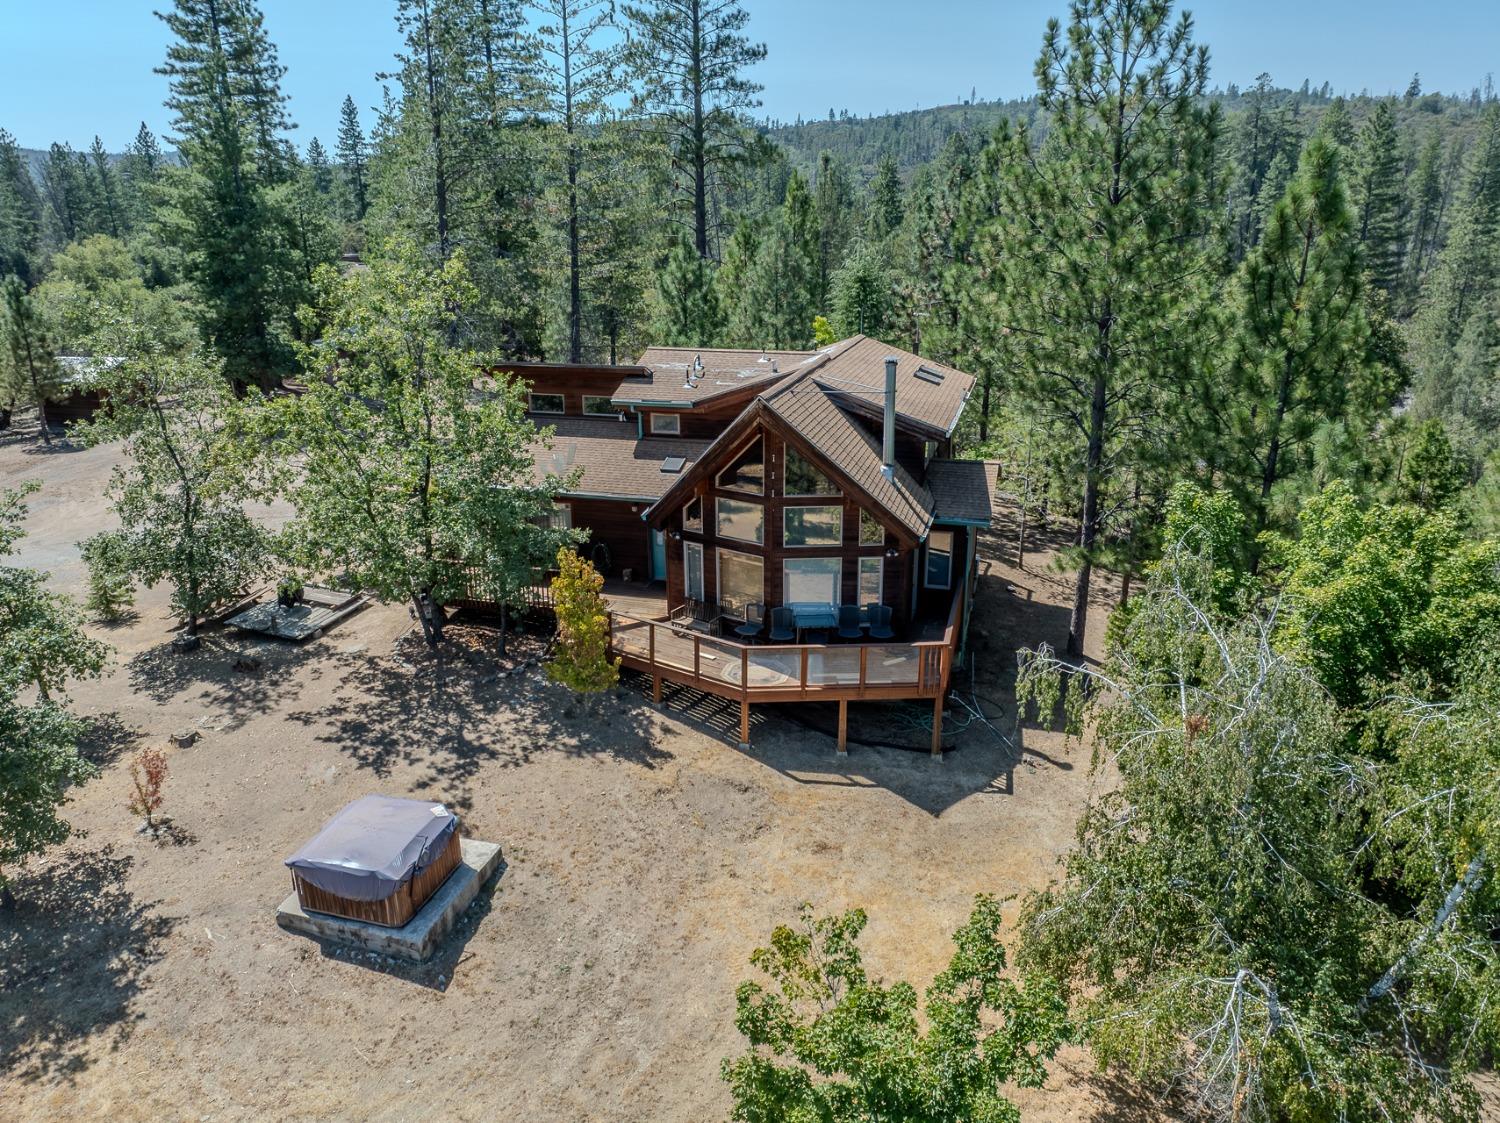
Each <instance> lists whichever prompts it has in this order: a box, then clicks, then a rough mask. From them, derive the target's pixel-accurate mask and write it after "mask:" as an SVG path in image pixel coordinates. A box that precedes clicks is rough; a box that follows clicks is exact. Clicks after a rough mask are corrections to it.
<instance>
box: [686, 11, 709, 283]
mask: <svg viewBox="0 0 1500 1123" xmlns="http://www.w3.org/2000/svg"><path fill="white" fill-rule="evenodd" d="M692 9H693V32H692V60H693V61H692V64H691V70H690V73H691V74H692V82H693V238H694V244H695V246H696V248H697V250H698V256H699V257H700V258H703V259H706V258H707V257H708V140H707V137H706V135H705V129H704V124H703V26H702V22H701V20H700V18H699V10H698V9H699V5H698V3H697V0H693V3H692Z"/></svg>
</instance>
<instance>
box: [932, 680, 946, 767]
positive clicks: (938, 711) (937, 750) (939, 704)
mask: <svg viewBox="0 0 1500 1123" xmlns="http://www.w3.org/2000/svg"><path fill="white" fill-rule="evenodd" d="M932 755H933V758H934V759H936V760H942V759H943V696H942V695H941V694H939V695H938V696H937V697H936V698H934V699H933V700H932Z"/></svg>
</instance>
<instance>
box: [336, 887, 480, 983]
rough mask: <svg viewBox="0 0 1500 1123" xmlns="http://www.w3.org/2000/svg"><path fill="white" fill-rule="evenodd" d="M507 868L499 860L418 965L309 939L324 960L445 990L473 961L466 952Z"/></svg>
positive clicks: (343, 945) (345, 945)
mask: <svg viewBox="0 0 1500 1123" xmlns="http://www.w3.org/2000/svg"><path fill="white" fill-rule="evenodd" d="M507 868H508V867H507V865H506V862H505V859H503V858H502V859H501V860H500V863H499V864H498V865H497V866H496V867H495V872H494V873H493V874H492V875H490V879H489V881H487V882H485V884H484V885H483V886H481V887H480V889H479V895H478V896H476V897H475V898H474V900H473V901H471V902H470V903H469V907H468V908H466V909H464V911H463V912H461V913H459V915H458V918H457V919H456V920H455V921H454V923H453V930H452V931H451V932H449V933H448V935H447V936H446V937H445V938H444V939H443V942H442V943H441V944H439V945H438V948H437V950H436V951H434V952H433V953H432V958H430V959H427V960H424V961H422V962H421V963H414V962H411V961H410V960H404V959H396V958H394V957H392V956H388V955H380V954H378V953H376V952H370V951H366V950H365V949H363V948H357V947H351V946H350V945H348V944H341V943H338V942H336V941H333V940H323V939H318V938H317V937H311V939H312V940H313V942H314V943H315V944H317V945H318V946H319V948H320V949H321V951H322V953H323V957H324V958H325V959H337V960H339V961H341V962H344V963H351V964H353V965H354V966H356V967H363V968H364V969H365V970H367V971H375V972H377V973H378V974H381V975H389V976H391V977H392V978H394V979H400V980H401V981H402V982H406V983H414V984H416V985H417V986H420V987H426V988H427V989H428V990H436V991H446V990H447V989H448V988H449V987H451V986H452V985H453V984H454V982H455V980H456V979H457V976H458V972H459V970H460V968H462V966H463V965H464V963H465V962H467V961H468V960H469V959H470V958H472V956H471V954H470V953H469V952H467V951H466V950H465V949H466V948H467V947H468V944H469V941H470V940H471V939H472V938H473V937H474V934H475V932H477V931H478V929H479V925H480V922H481V921H483V920H484V918H485V917H486V916H488V915H489V914H490V911H491V910H492V909H493V908H494V905H495V902H494V896H495V892H496V891H497V890H498V889H499V887H500V879H501V878H503V877H504V876H505V871H506V869H507Z"/></svg>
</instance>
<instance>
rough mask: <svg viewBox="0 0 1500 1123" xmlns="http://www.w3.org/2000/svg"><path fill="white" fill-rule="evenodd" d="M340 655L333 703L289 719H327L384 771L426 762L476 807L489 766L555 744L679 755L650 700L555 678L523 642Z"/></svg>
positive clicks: (641, 755) (576, 751) (313, 722)
mask: <svg viewBox="0 0 1500 1123" xmlns="http://www.w3.org/2000/svg"><path fill="white" fill-rule="evenodd" d="M339 664H340V667H341V668H342V677H341V678H340V680H339V682H338V684H337V686H336V687H335V689H334V692H333V699H332V700H331V701H330V702H329V704H328V705H326V706H324V707H322V708H320V709H317V710H304V711H300V712H293V713H289V714H287V716H286V720H288V721H296V722H301V723H302V724H304V725H307V726H310V727H318V726H321V727H325V728H326V729H327V732H325V733H323V734H322V735H321V736H320V737H319V738H318V739H319V740H321V741H323V742H325V743H328V744H332V745H335V746H337V747H338V749H339V750H340V751H341V752H343V753H345V754H346V755H348V756H349V757H351V758H352V759H353V760H354V762H355V763H356V764H357V765H358V766H359V767H361V768H365V769H369V770H370V771H371V772H373V773H374V774H375V775H376V776H378V777H381V778H384V777H387V776H390V775H391V774H392V773H393V772H394V771H395V770H396V769H397V768H398V767H401V766H417V767H419V768H422V769H424V770H425V771H424V774H423V775H422V776H421V778H420V779H419V780H418V781H417V782H416V784H415V785H414V790H432V791H434V792H436V793H441V796H442V798H443V799H444V800H445V801H446V802H448V803H450V804H452V805H454V806H455V807H457V808H458V809H459V810H460V811H464V810H468V809H470V808H471V806H472V799H473V793H472V788H471V786H472V785H473V784H474V782H475V780H476V778H477V777H478V776H479V774H480V772H481V771H482V770H483V769H485V768H486V767H496V766H498V767H502V768H516V767H520V766H522V765H524V764H527V763H529V762H530V761H532V760H533V759H536V758H537V757H539V756H541V755H543V754H553V753H564V754H569V755H573V756H595V755H602V756H609V757H611V758H614V759H617V760H622V761H628V762H630V763H632V764H639V765H642V766H643V767H646V768H653V767H655V766H656V765H658V764H660V763H662V762H664V761H666V760H668V759H669V758H670V754H669V753H667V752H666V751H664V750H662V749H659V748H657V747H656V746H655V745H654V744H653V740H654V738H653V730H652V718H651V710H650V707H649V706H648V705H645V704H643V703H641V702H640V701H638V700H636V699H635V698H633V697H632V696H631V695H630V694H629V692H628V691H626V690H623V689H616V690H613V691H606V692H604V693H603V694H601V695H598V696H596V697H595V698H593V699H592V700H588V701H582V700H580V699H579V698H578V697H577V696H576V695H573V694H572V693H571V692H570V691H568V690H566V689H565V688H563V687H559V686H556V685H554V684H553V683H551V682H549V681H548V680H547V679H546V675H545V672H544V671H543V670H542V668H541V667H540V666H539V665H538V663H537V661H536V660H535V659H534V658H528V657H527V656H526V653H525V652H524V651H518V652H517V653H515V654H514V655H513V656H511V657H508V658H507V659H506V660H504V661H501V660H499V659H497V658H494V657H492V656H489V655H486V654H480V653H475V652H474V651H472V650H469V651H462V650H458V651H455V650H452V649H449V648H443V649H438V650H437V651H432V650H429V649H427V648H426V647H425V646H422V645H421V644H420V643H418V644H407V645H404V646H401V647H398V654H397V655H396V656H393V657H368V656H357V657H340V659H339Z"/></svg>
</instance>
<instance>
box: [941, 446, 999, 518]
mask: <svg viewBox="0 0 1500 1123" xmlns="http://www.w3.org/2000/svg"><path fill="white" fill-rule="evenodd" d="M992 479H993V475H992V473H991V471H990V469H989V466H988V465H986V464H985V463H984V461H982V460H934V461H932V462H931V463H930V464H928V465H927V490H928V491H930V492H931V493H932V502H933V511H932V518H933V521H934V522H940V523H942V522H950V523H981V524H984V525H988V524H989V522H990V518H991V517H992V513H993V507H994V493H993V490H992V488H991V481H992Z"/></svg>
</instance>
